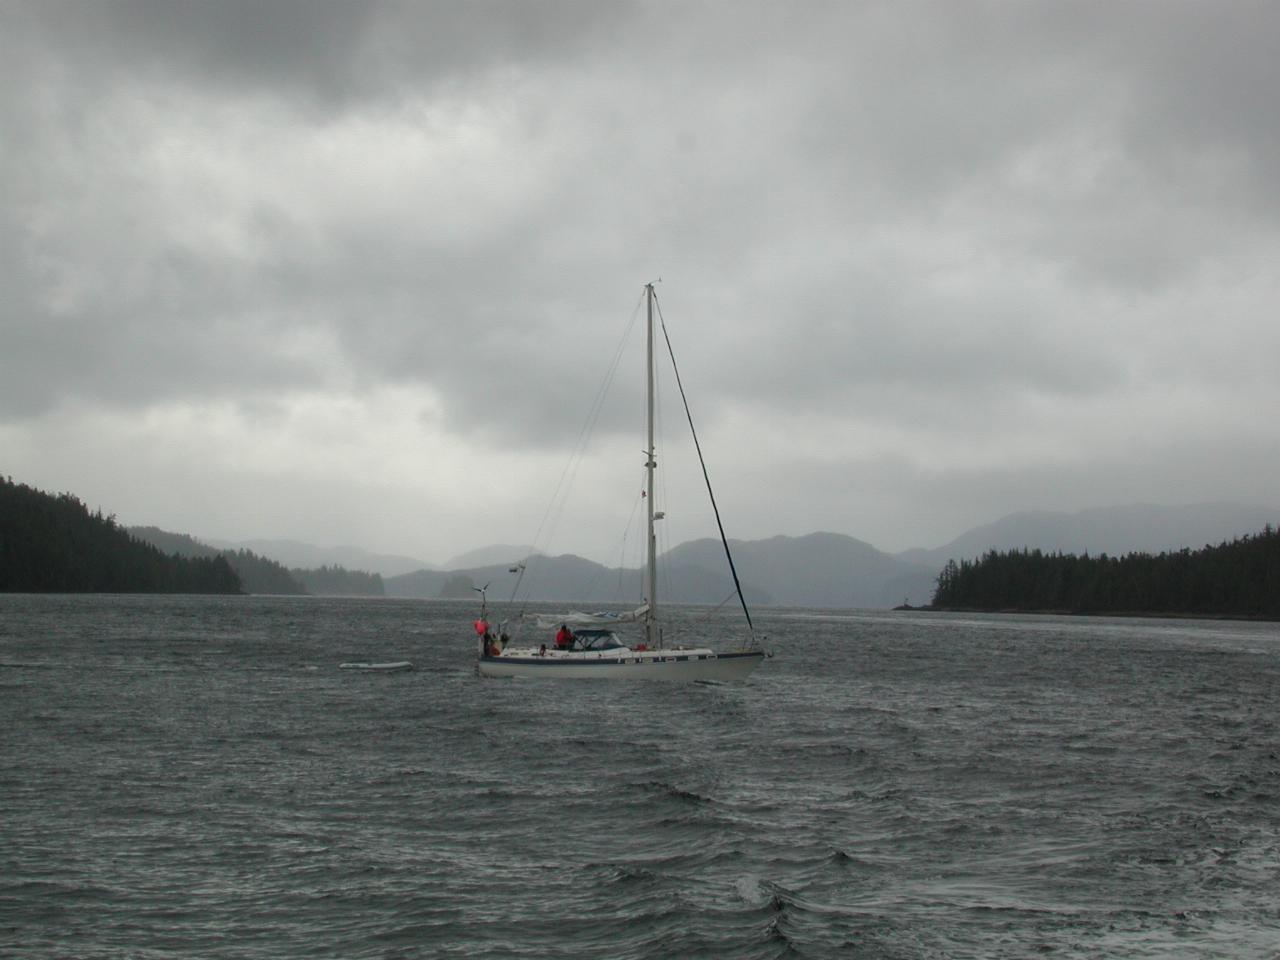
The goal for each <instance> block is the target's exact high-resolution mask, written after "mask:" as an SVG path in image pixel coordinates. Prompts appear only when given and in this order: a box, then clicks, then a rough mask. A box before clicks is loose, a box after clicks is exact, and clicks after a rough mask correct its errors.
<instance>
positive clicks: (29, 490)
mask: <svg viewBox="0 0 1280 960" xmlns="http://www.w3.org/2000/svg"><path fill="white" fill-rule="evenodd" d="M0 592H7V593H230V594H236V593H252V594H268V595H291V594H292V595H306V594H321V595H326V594H327V595H343V596H382V595H383V583H382V577H381V576H379V575H378V574H376V573H373V574H371V573H365V572H363V571H360V570H346V569H344V568H342V567H339V566H332V567H330V566H324V567H320V568H319V569H316V570H305V569H294V570H290V569H288V568H287V567H285V566H284V565H283V564H280V563H277V562H276V561H275V560H269V559H267V558H266V557H260V556H258V555H257V554H255V553H253V552H252V551H250V550H244V549H240V550H220V549H218V548H216V547H211V546H209V545H208V544H206V543H201V542H200V541H199V540H196V539H195V538H194V537H190V536H187V535H186V534H180V533H168V532H166V531H163V530H160V529H159V528H157V527H123V526H121V525H119V524H118V523H117V522H116V518H115V517H114V516H104V515H103V513H102V511H101V510H97V511H93V512H91V511H90V510H89V508H88V507H87V506H85V504H84V503H82V502H81V501H80V499H79V498H78V497H76V496H75V495H74V494H70V493H60V494H51V493H46V492H44V491H42V490H37V489H35V488H34V487H30V486H27V485H26V484H20V483H15V482H14V481H13V478H12V477H0Z"/></svg>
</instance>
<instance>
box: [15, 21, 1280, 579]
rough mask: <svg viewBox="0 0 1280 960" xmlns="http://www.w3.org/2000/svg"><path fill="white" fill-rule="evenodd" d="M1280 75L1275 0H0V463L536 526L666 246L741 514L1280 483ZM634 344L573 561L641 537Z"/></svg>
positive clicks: (178, 522)
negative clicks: (637, 526) (637, 533)
mask: <svg viewBox="0 0 1280 960" xmlns="http://www.w3.org/2000/svg"><path fill="white" fill-rule="evenodd" d="M1278 92H1280V5H1276V4H1273V3H1262V2H1259V3H1246V2H1238V3H1223V2H1209V0H1204V2H1194V3H1192V2H1186V3H1179V2H1158V3H1157V2H1148V3H1130V4H1125V3H1116V2H1114V0H1106V2H1097V3H1088V2H1079V3H1057V2H1054V3H1050V2H1044V3H1029V2H1028V3H1016V2H1004V3H979V2H960V0H938V2H919V3H913V2H901V0H895V2H886V3H856V2H845V3H831V4H825V3H797V4H789V3H773V2H768V3H765V2H760V3H756V2H733V3H710V2H707V3H687V4H681V3H597V2H580V3H553V2H542V3H525V2H511V3H484V2H480V3H429V2H419V3H413V2H395V3H392V2H372V0H364V2H361V3H342V4H338V3H322V2H314V0H290V2H279V0H277V2H260V0H244V2H238V0H237V2H229V0H219V2H216V3H197V2H188V3H184V2H175V0H156V2H110V0H108V2H101V3H90V2H77V3H63V2H54V0H0V290H2V291H3V295H2V297H0V473H3V474H6V475H11V476H12V477H13V478H14V479H15V480H16V481H20V482H25V483H28V484H31V485H33V486H37V487H40V488H42V489H47V490H53V491H70V492H73V493H75V494H77V495H78V496H80V497H81V499H83V500H85V501H86V503H88V504H89V505H90V506H91V507H101V508H102V509H103V511H104V512H108V513H116V514H117V515H118V516H119V518H120V520H121V521H123V522H126V523H130V524H156V525H159V526H161V527H164V528H166V529H170V530H176V531H181V532H187V533H191V534H194V535H196V536H202V537H208V538H227V539H248V538H253V537H271V538H293V539H300V540H306V541H310V542H313V543H317V544H320V545H325V546H331V545H338V544H355V545H359V546H362V547H365V548H367V549H371V550H377V551H383V552H397V553H405V554H409V555H412V556H416V557H419V558H421V559H423V560H427V561H435V562H439V561H443V560H445V559H446V558H448V557H450V556H451V555H453V554H456V553H459V552H461V551H463V550H467V549H469V548H472V547H475V546H480V545H483V544H486V543H491V542H507V543H528V542H530V541H531V540H532V539H533V538H534V536H535V533H537V532H538V530H539V528H540V526H542V520H543V517H544V515H545V514H546V511H547V508H548V504H549V503H550V502H551V498H552V495H553V493H554V491H555V489H556V487H557V484H558V482H559V480H560V478H561V477H562V475H563V474H564V471H565V468H566V464H568V463H569V462H570V457H571V453H572V452H573V450H574V447H575V443H576V441H577V439H578V436H579V432H580V430H581V429H582V427H583V424H584V422H585V421H586V418H587V415H588V412H589V410H590V409H591V403H592V398H593V397H594V396H595V395H596V391H597V390H598V389H599V387H600V385H601V383H602V381H603V379H604V376H605V374H606V372H607V370H608V368H609V364H610V362H611V360H612V358H613V355H614V352H615V350H616V349H617V348H618V345H619V343H620V341H621V339H622V335H623V332H624V330H626V328H627V326H628V323H629V321H630V320H631V318H632V317H633V315H634V312H635V307H636V305H637V303H638V302H639V298H640V296H641V292H642V287H643V284H644V283H645V282H646V281H648V280H653V279H656V278H658V277H661V278H662V281H663V282H662V283H661V284H660V285H659V287H658V294H659V298H660V303H661V305H662V309H663V314H664V316H665V317H666V320H667V323H668V328H669V330H670V333H671V337H672V340H673V342H674V344H675V347H676V350H677V358H678V360H679V361H680V370H681V374H682V376H683V377H684V378H685V386H686V388H687V389H688V391H689V395H690V401H691V403H692V405H693V412H694V416H695V418H696V420H697V423H698V428H699V433H700V438H701V440H702V442H703V447H704V450H705V452H706V453H707V456H708V460H709V464H708V466H709V468H710V470H711V473H712V478H713V481H714V482H716V485H717V491H716V492H717V497H718V499H719V500H720V505H721V509H722V512H723V514H724V517H725V522H726V524H727V526H728V529H729V532H730V534H731V535H732V536H736V537H741V538H758V537H765V536H770V535H773V534H791V535H799V534H804V533H808V532H812V531H815V530H833V531H837V532H840V533H847V534H850V535H852V536H856V537H859V538H861V539H864V540H867V541H869V542H871V543H873V544H875V545H876V546H878V547H880V548H882V549H889V550H898V549H903V548H906V547H909V546H926V547H932V546H938V545H941V544H943V543H945V542H946V541H948V540H950V539H951V538H952V537H954V536H956V535H957V534H959V533H961V532H963V531H964V530H966V529H968V528H969V527H972V526H975V525H977V524H980V523H985V522H989V521H991V520H994V519H996V518H997V517H1000V516H1002V515H1004V514H1007V513H1010V512H1013V511H1016V510H1026V509H1061V510H1078V509H1084V508H1087V507H1093V506H1104V505H1110V504H1119V503H1129V502H1136V501H1149V502H1158V503H1168V504H1179V503H1192V502H1199V501H1207V500H1231V501H1238V502H1243V503H1250V504H1262V505H1270V504H1275V503H1276V502H1277V499H1280V498H1277V497H1276V495H1275V490H1276V483H1277V478H1280V426H1277V421H1278V419H1280V418H1278V416H1277V412H1278V411H1280V373H1278V371H1277V359H1278V358H1280V323H1278V322H1277V308H1278V305H1280V176H1278V175H1277V173H1278V171H1280V109H1277V106H1276V97H1277V93H1278ZM630 342H631V346H632V347H637V346H641V345H642V341H641V338H640V335H639V331H638V329H637V330H636V331H633V333H632V336H631V340H630ZM631 356H632V354H630V353H628V355H627V358H625V359H624V360H623V365H622V368H621V369H620V370H619V372H618V374H617V378H616V383H615V389H614V390H613V391H612V392H611V393H610V395H609V396H610V398H611V403H610V405H609V406H607V407H606V408H605V409H604V410H603V411H602V412H601V415H600V418H599V422H598V424H597V426H596V429H595V430H594V432H593V433H592V434H591V439H590V443H589V445H588V447H587V450H586V454H585V458H584V460H583V461H582V463H581V466H580V467H579V468H578V469H577V471H576V473H575V474H573V477H574V484H573V497H572V498H570V500H569V503H568V504H567V505H566V507H565V513H564V516H563V518H562V519H561V520H560V521H559V522H558V523H557V524H555V525H554V527H553V529H552V540H551V542H549V543H548V542H545V540H546V535H547V530H546V529H544V530H543V533H542V537H541V538H540V539H542V540H543V541H544V542H542V543H540V544H539V545H540V546H544V547H548V548H549V549H550V550H551V551H552V552H555V553H560V552H577V553H582V554H585V555H588V556H592V557H594V558H596V559H600V560H610V559H617V558H616V557H614V556H613V555H614V552H615V551H617V550H618V548H619V543H620V538H621V537H622V536H623V534H624V531H625V530H626V525H627V521H628V517H629V515H630V511H631V510H632V508H633V506H634V503H635V498H636V495H637V493H638V489H639V481H640V475H641V466H642V462H643V458H642V457H641V455H640V448H641V445H642V443H643V441H642V437H641V423H640V420H639V415H640V413H641V409H640V408H641V404H640V401H639V399H638V396H639V394H638V392H637V391H638V390H639V389H640V382H639V377H640V375H641V367H640V363H641V358H640V357H639V355H637V358H636V359H635V360H632V359H630V357H631ZM673 395H674V391H673V389H672V388H670V386H666V387H664V397H666V398H667V399H670V398H671V396H673ZM615 401H616V402H615ZM678 416H679V414H678V411H676V410H674V409H672V410H671V411H669V412H668V413H666V414H664V436H666V435H668V434H669V435H671V437H672V439H673V447H674V446H675V444H674V439H675V437H676V436H677V435H678V430H677V428H678V427H679V426H680V423H679V421H678V419H677V417H678ZM674 456H675V453H674V451H673V458H674ZM660 462H661V465H662V467H664V468H666V469H664V471H663V473H664V479H665V482H666V488H665V489H666V494H665V495H664V497H663V498H662V499H663V502H662V503H660V504H659V507H660V508H665V509H667V511H668V513H669V516H670V519H669V520H668V524H669V529H668V530H667V539H668V542H670V543H676V542H679V541H681V540H684V539H688V538H691V537H694V536H701V535H704V534H707V533H708V532H709V531H710V530H711V529H713V528H712V527H711V526H709V525H708V523H707V521H706V519H705V516H706V510H705V507H704V506H703V501H701V500H691V499H690V498H689V496H687V494H688V493H689V491H690V490H691V489H692V488H695V486H696V484H697V483H700V476H699V475H697V473H696V470H697V468H696V466H693V467H692V468H691V469H688V468H686V467H683V466H681V467H677V466H676V465H675V462H674V459H673V460H671V461H668V460H667V459H665V458H664V459H662V460H661V461H660Z"/></svg>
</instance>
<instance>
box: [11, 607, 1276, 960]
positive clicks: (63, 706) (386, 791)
mask: <svg viewBox="0 0 1280 960" xmlns="http://www.w3.org/2000/svg"><path fill="white" fill-rule="evenodd" d="M474 613H475V611H474V610H473V609H472V608H471V607H470V606H469V605H466V604H455V603H446V602H438V603H428V602H407V601H406V602H401V601H390V600H331V599H275V598H257V597H251V598H196V597H177V598H172V597H168V598H165V597H104V596H92V597H65V596H62V597H46V596H0V745H2V747H0V955H3V956H6V957H7V956H13V957H77V958H79V957H87V958H99V957H102V958H114V957H130V958H160V957H178V956H183V957H202V958H203V957H227V958H232V957H234V958H259V957H260V958H280V957H334V958H366V957H367V958H426V957H431V958H435V957H468V958H470V957H566V958H576V957H581V958H587V957H590V958H596V957H619V958H650V957H733V958H775V957H845V956H848V957H894V958H909V957H937V958H943V957H945V958H952V957H1027V956H1035V955H1047V956H1053V957H1072V958H1074V957H1112V956H1123V957H1223V956H1230V957H1266V958H1273V957H1276V956H1277V955H1280V729H1278V727H1277V715H1278V708H1280V628H1278V627H1277V625H1275V624H1246V623H1221V622H1186V621H1157V620H1152V621H1146V620H1119V619H1067V618H1053V617H1016V616H990V617H988V616H943V615H927V614H918V613H914V614H913V613H903V614H899V613H870V612H867V613H858V612H854V613H850V612H837V613H832V612H823V611H777V610H762V611H759V612H758V617H759V620H760V621H761V622H762V624H763V627H764V632H766V633H767V634H768V635H769V638H770V639H769V646H770V647H771V648H772V649H773V650H774V651H775V653H776V655H775V656H774V658H773V659H771V660H768V661H766V662H765V663H764V664H763V665H762V666H761V668H760V669H759V670H758V671H757V672H756V674H755V675H754V676H753V677H752V679H751V680H750V681H749V682H748V683H745V684H740V685H711V684H693V685H674V686H668V685H665V684H640V683H636V684H629V683H607V682H595V683H592V682H580V681H579V682H574V681H546V680H543V681H500V680H482V679H479V678H478V677H476V675H475V672H474V668H473V664H472V660H471V657H472V655H473V643H472V640H471V637H470V627H469V622H470V620H471V619H472V617H473V616H474ZM675 613H676V620H677V624H678V625H679V626H681V628H682V633H683V635H684V637H685V639H688V640H698V639H702V638H704V637H705V636H708V635H714V634H716V633H717V632H719V631H720V630H722V629H724V626H723V625H722V624H721V622H720V615H718V614H717V615H713V616H710V617H708V616H707V614H706V613H705V612H704V611H699V610H696V609H687V610H680V611H676V612H675ZM729 622H730V621H729V619H727V618H726V619H725V621H724V623H726V624H727V623H729ZM400 659H406V660H411V661H413V662H414V663H415V664H416V666H417V669H416V670H415V671H414V672H411V673H395V674H371V673H359V672H353V671H350V670H341V669H338V664H339V663H342V662H344V661H349V660H400Z"/></svg>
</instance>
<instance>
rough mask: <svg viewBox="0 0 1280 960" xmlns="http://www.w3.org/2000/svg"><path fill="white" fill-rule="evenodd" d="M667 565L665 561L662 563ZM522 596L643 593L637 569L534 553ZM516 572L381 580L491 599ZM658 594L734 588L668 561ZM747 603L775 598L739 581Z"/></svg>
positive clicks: (668, 597)
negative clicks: (481, 593) (484, 591)
mask: <svg viewBox="0 0 1280 960" xmlns="http://www.w3.org/2000/svg"><path fill="white" fill-rule="evenodd" d="M664 566H665V565H664ZM526 567H527V569H526V570H525V574H524V579H523V581H522V582H521V587H520V596H521V597H522V598H524V597H527V598H528V599H529V600H533V601H551V602H560V603H574V604H592V603H595V604H623V605H628V604H638V603H639V602H640V597H641V596H642V587H641V572H640V571H639V570H635V569H622V570H620V569H618V568H617V567H606V566H604V565H602V564H599V563H596V562H595V561H593V560H587V559H584V558H583V557H578V556H574V555H573V554H564V555H562V556H559V557H546V556H541V555H534V556H532V557H530V558H529V559H528V560H527V561H526ZM516 577H517V574H515V573H512V572H511V567H510V566H509V565H507V564H502V565H499V566H487V567H473V568H471V569H467V570H450V571H440V570H419V571H418V572H417V573H411V574H406V575H405V576H402V577H390V578H388V579H387V580H386V581H385V585H386V591H387V596H391V597H423V598H430V599H434V598H446V599H465V598H467V597H474V596H475V592H474V590H473V589H472V588H473V587H481V586H484V585H485V584H489V598H490V600H505V599H506V598H507V597H509V596H510V595H511V591H512V589H513V587H514V586H515V583H516ZM658 589H659V591H660V594H659V596H660V599H661V600H664V601H666V602H668V603H719V602H720V601H721V600H723V599H724V598H725V597H726V596H728V595H729V593H730V592H731V591H732V590H733V582H732V580H731V579H730V577H729V574H728V572H727V571H726V572H725V573H724V574H719V573H716V572H713V571H708V570H704V569H701V568H699V567H689V566H683V565H679V564H673V565H670V566H669V567H668V568H667V569H666V570H665V575H663V576H660V578H659V581H658ZM743 592H744V593H745V594H746V596H747V601H748V602H749V603H758V604H762V605H763V604H768V603H771V602H773V598H772V597H771V596H770V594H769V593H768V592H766V591H765V590H763V589H761V588H759V587H756V586H755V585H753V584H747V583H744V584H743Z"/></svg>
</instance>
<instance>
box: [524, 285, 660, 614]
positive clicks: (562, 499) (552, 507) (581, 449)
mask: <svg viewBox="0 0 1280 960" xmlns="http://www.w3.org/2000/svg"><path fill="white" fill-rule="evenodd" d="M643 302H644V298H643V295H642V296H641V297H640V298H639V299H637V301H636V305H635V307H634V308H633V309H632V311H631V318H630V319H629V320H628V321H627V324H626V326H625V327H624V328H623V332H622V337H621V338H620V339H619V341H618V345H617V347H616V348H615V349H614V352H613V359H612V360H610V362H609V365H608V367H607V368H606V370H605V374H604V377H603V378H602V380H601V382H600V386H599V387H598V388H597V389H596V393H595V397H594V398H593V399H592V401H591V407H590V409H589V410H588V411H587V416H586V418H585V420H584V421H583V423H582V427H581V429H579V431H578V439H577V441H576V442H575V444H574V447H573V450H572V452H571V453H570V454H569V460H568V461H567V462H566V463H565V465H564V468H563V469H562V470H561V472H560V479H559V481H558V482H557V483H556V488H555V491H554V492H553V493H552V494H551V500H550V501H549V502H548V503H547V508H546V510H545V511H544V512H543V514H542V520H541V521H540V522H539V523H538V528H537V530H536V532H535V533H534V535H533V544H532V546H533V550H534V552H535V553H536V552H538V548H539V547H540V546H542V544H543V540H542V535H543V530H544V529H545V530H546V531H547V534H546V547H547V548H548V549H549V548H550V546H551V540H552V538H553V536H554V534H555V530H556V527H557V526H559V522H560V518H561V516H563V514H564V510H565V506H566V505H567V503H568V500H569V491H570V490H571V489H572V488H573V482H574V479H575V478H576V477H577V472H578V468H579V467H580V466H581V465H582V460H583V459H584V455H585V453H586V449H587V444H588V443H589V441H590V439H591V434H592V433H593V432H594V430H595V426H596V423H597V422H598V421H599V419H600V413H601V411H602V410H603V409H604V400H605V397H606V395H607V394H608V392H609V388H610V386H612V384H613V380H614V377H615V375H616V374H617V372H618V367H619V366H620V365H621V363H622V356H623V354H624V353H625V352H626V346H627V341H628V340H630V339H631V331H632V330H633V329H634V328H635V325H636V318H637V317H639V315H640V306H641V304H642V303H643ZM548 524H549V525H548ZM525 573H526V565H525V564H521V565H520V573H519V576H517V577H516V582H515V585H514V586H513V587H512V588H511V597H510V599H509V600H508V602H514V601H515V598H516V595H517V593H518V592H519V590H520V586H521V583H522V582H523V581H524V579H525ZM531 596H532V585H530V587H529V588H528V592H527V593H526V594H525V596H524V598H523V601H522V608H521V610H520V615H521V616H523V615H524V612H525V611H524V605H527V604H528V602H529V598H530V597H531Z"/></svg>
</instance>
